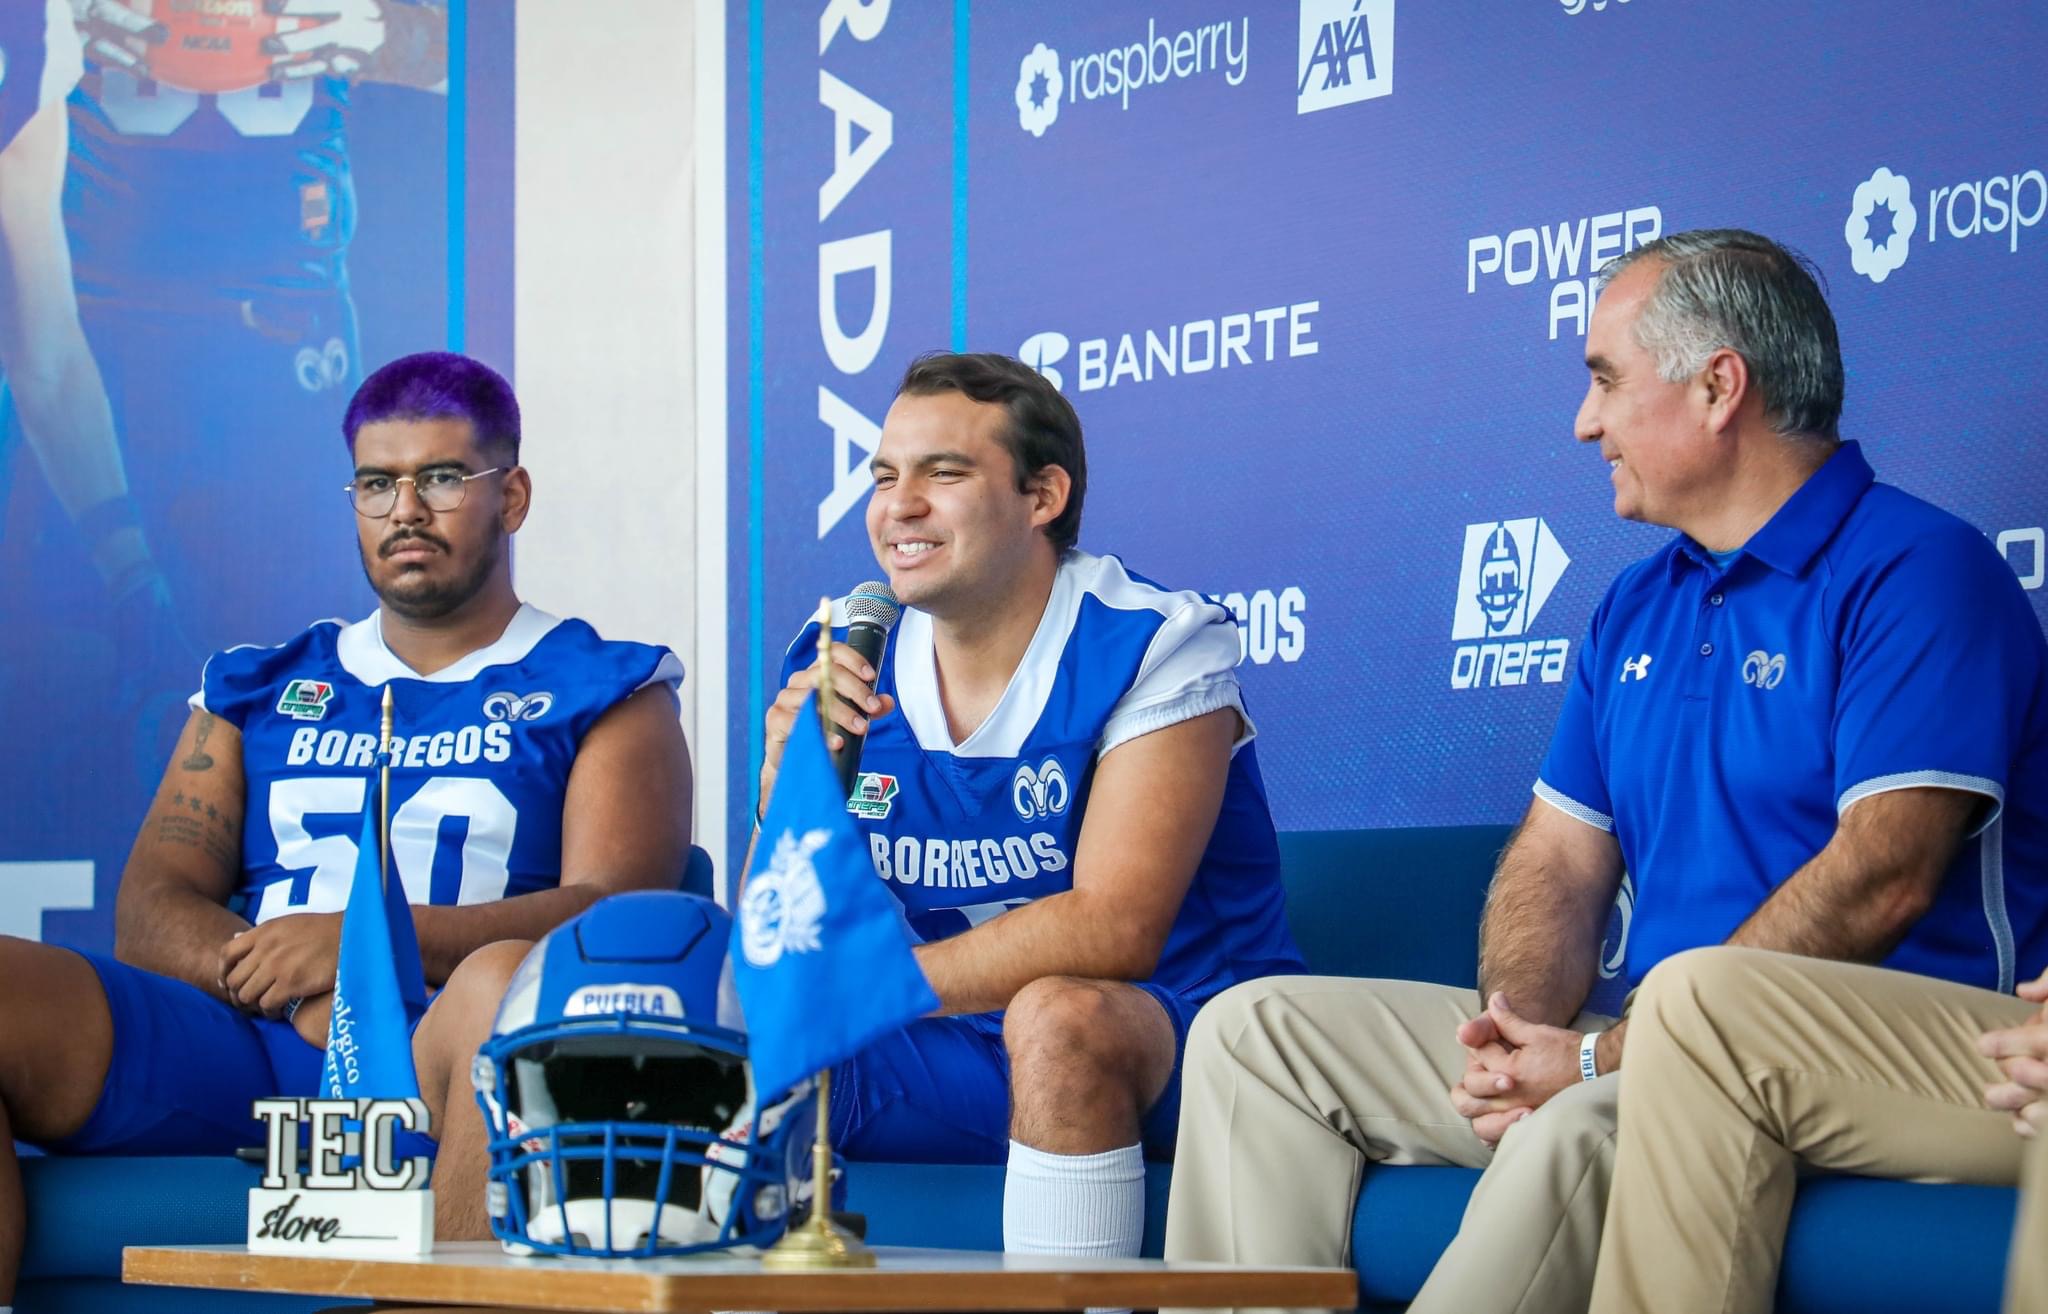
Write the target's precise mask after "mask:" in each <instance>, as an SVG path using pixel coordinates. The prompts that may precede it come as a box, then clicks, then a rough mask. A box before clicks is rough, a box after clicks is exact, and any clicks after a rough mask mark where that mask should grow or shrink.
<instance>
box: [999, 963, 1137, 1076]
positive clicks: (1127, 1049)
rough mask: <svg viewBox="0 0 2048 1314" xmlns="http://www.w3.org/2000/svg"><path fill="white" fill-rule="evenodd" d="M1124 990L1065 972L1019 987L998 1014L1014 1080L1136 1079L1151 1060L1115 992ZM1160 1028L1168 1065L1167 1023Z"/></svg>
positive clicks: (1125, 1004) (1126, 1004)
mask: <svg viewBox="0 0 2048 1314" xmlns="http://www.w3.org/2000/svg"><path fill="white" fill-rule="evenodd" d="M1128 990H1130V987H1128V986H1120V985H1119V984H1118V983H1114V982H1108V981H1090V980H1083V979H1080V978H1077V977H1066V976H1048V977H1041V978H1039V979H1038V980H1036V981H1033V982H1032V983H1031V984H1029V985H1027V986H1025V987H1024V988H1023V989H1022V990H1019V991H1018V992H1017V994H1016V996H1015V997H1014V998H1012V999H1011V1001H1010V1006H1009V1008H1008V1009H1007V1010H1005V1012H1004V1014H1003V1045H1004V1047H1005V1048H1006V1049H1007V1050H1008V1051H1009V1055H1010V1066H1011V1070H1012V1074H1013V1081H1014V1082H1016V1083H1018V1084H1024V1085H1038V1084H1044V1083H1048V1082H1052V1083H1057V1084H1071V1085H1074V1086H1077V1087H1085V1086H1092V1085H1096V1084H1100V1083H1113V1084H1117V1085H1132V1086H1135V1085H1137V1084H1141V1083H1142V1082H1143V1080H1144V1079H1145V1077H1146V1073H1147V1070H1148V1069H1149V1068H1150V1067H1151V1066H1155V1065H1154V1064H1152V1063H1149V1062H1148V1058H1149V1057H1150V1056H1149V1055H1148V1054H1147V1052H1146V1046H1145V1044H1144V1039H1145V1037H1144V1036H1143V1034H1142V1033H1141V1032H1140V1031H1139V1029H1138V1028H1137V1027H1136V1026H1134V1024H1133V1019H1132V1012H1131V1008H1130V1003H1129V1001H1125V1000H1121V999H1119V998H1118V997H1117V996H1118V992H1119V991H1128ZM1162 1021H1163V1015H1162ZM1165 1032H1166V1042H1167V1047H1168V1050H1169V1052H1168V1053H1167V1054H1166V1055H1165V1061H1166V1063H1167V1064H1168V1065H1169V1066H1170V1065H1171V1063H1172V1061H1173V1056H1172V1054H1171V1052H1170V1049H1171V1028H1170V1026H1168V1027H1166V1028H1165Z"/></svg>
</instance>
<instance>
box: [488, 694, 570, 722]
mask: <svg viewBox="0 0 2048 1314" xmlns="http://www.w3.org/2000/svg"><path fill="white" fill-rule="evenodd" d="M554 705H555V696H554V695H553V694H551V693H547V692H545V691H543V692H540V693H530V694H524V695H521V694H516V693H513V692H511V691H510V690H507V689H500V690H498V692H496V693H494V694H492V695H491V696H490V697H488V698H486V699H484V715H485V716H486V717H488V718H490V719H491V720H493V721H538V720H540V719H541V718H542V717H543V716H546V715H547V714H548V709H549V708H551V707H553V706H554Z"/></svg>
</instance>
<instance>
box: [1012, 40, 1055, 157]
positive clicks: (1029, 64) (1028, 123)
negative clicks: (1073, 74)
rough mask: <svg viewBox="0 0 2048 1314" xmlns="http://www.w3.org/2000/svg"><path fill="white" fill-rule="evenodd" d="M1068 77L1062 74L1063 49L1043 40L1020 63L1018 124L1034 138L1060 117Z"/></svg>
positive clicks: (1043, 133) (1039, 135)
mask: <svg viewBox="0 0 2048 1314" xmlns="http://www.w3.org/2000/svg"><path fill="white" fill-rule="evenodd" d="M1066 90H1067V83H1066V79H1065V78H1063V77H1061V76H1060V52H1059V51H1057V50H1054V49H1053V48H1052V47H1051V46H1048V45H1046V44H1045V42H1043V41H1041V42H1039V43H1038V44H1037V45H1035V46H1033V47H1031V53H1030V54H1028V55H1026V56H1024V60H1023V62H1022V63H1020V64H1018V65H1017V123H1018V125H1019V126H1021V127H1022V128H1023V129H1024V131H1026V132H1028V133H1030V134H1031V135H1032V136H1034V137H1043V136H1044V135H1045V130H1046V129H1047V128H1050V127H1051V126H1052V125H1053V121H1054V120H1055V119H1057V118H1059V116H1060V97H1061V96H1062V95H1064V94H1065V93H1066Z"/></svg>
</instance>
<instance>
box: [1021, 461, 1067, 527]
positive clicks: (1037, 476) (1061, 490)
mask: <svg viewBox="0 0 2048 1314" xmlns="http://www.w3.org/2000/svg"><path fill="white" fill-rule="evenodd" d="M1028 491H1029V492H1030V494H1031V501H1032V506H1031V524H1032V527H1033V528H1035V529H1043V528H1045V527H1046V526H1047V525H1049V524H1051V523H1052V522H1053V521H1055V520H1058V519H1059V518H1060V517H1061V516H1062V515H1064V514H1065V513H1066V510H1067V499H1068V498H1069V497H1070V496H1072V495H1073V492H1074V476H1073V475H1071V474H1069V473H1068V472H1067V467H1065V466H1063V465H1043V466H1040V467H1039V468H1038V470H1037V472H1036V473H1034V474H1033V475H1032V476H1031V482H1030V485H1029V488H1028Z"/></svg>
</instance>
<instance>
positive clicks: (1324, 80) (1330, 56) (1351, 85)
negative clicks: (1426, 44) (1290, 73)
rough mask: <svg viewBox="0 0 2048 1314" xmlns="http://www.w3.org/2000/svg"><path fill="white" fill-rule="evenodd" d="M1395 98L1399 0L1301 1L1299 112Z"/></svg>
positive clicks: (1296, 89)
mask: <svg viewBox="0 0 2048 1314" xmlns="http://www.w3.org/2000/svg"><path fill="white" fill-rule="evenodd" d="M1393 93H1394V0H1301V36H1300V50H1299V59H1298V60H1297V62H1296V67H1295V78H1294V112H1295V113H1296V114H1313V113H1315V112H1316V111H1317V110H1326V109H1332V108H1334V107H1336V106H1338V105H1350V104H1353V103H1354V102H1357V101H1361V100H1373V99H1376V98H1378V97H1380V96H1391V95H1392V94H1393Z"/></svg>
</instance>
